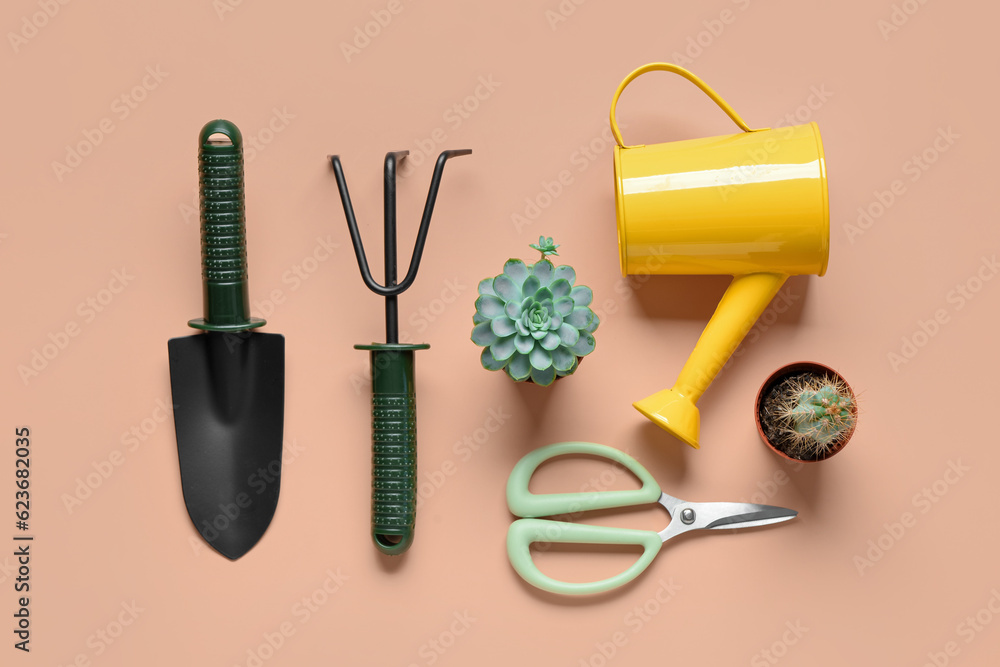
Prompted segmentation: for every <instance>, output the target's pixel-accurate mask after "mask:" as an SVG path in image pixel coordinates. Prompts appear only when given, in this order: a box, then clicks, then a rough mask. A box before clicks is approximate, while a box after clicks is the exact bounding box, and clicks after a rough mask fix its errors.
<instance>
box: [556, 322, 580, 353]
mask: <svg viewBox="0 0 1000 667" xmlns="http://www.w3.org/2000/svg"><path fill="white" fill-rule="evenodd" d="M558 333H559V340H561V341H562V344H563V345H566V346H567V347H572V346H574V345H576V343H577V341H578V340H580V330H579V329H577V328H576V327H574V326H573V325H572V324H565V323H563V325H562V326H561V327H559V331H558Z"/></svg>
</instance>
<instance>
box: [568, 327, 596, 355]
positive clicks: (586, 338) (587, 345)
mask: <svg viewBox="0 0 1000 667" xmlns="http://www.w3.org/2000/svg"><path fill="white" fill-rule="evenodd" d="M569 351H570V352H572V353H573V354H575V355H576V356H578V357H585V356H587V355H588V354H590V353H591V352H593V351H594V337H593V336H592V335H591V334H589V333H587V332H583V333H581V334H580V340H578V341H576V345H572V346H571V347H570V348H569Z"/></svg>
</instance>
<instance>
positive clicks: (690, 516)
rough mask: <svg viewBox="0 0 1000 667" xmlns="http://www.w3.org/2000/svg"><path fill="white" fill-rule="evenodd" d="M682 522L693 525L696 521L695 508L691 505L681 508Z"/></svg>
mask: <svg viewBox="0 0 1000 667" xmlns="http://www.w3.org/2000/svg"><path fill="white" fill-rule="evenodd" d="M681 523H683V524H685V525H688V526H689V525H691V524H692V523H694V510H693V509H691V508H690V507H688V508H686V509H683V510H681Z"/></svg>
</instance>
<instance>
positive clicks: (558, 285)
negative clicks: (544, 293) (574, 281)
mask: <svg viewBox="0 0 1000 667" xmlns="http://www.w3.org/2000/svg"><path fill="white" fill-rule="evenodd" d="M559 268H560V269H561V268H562V267H559ZM558 270H559V269H556V271H557V272H558ZM548 289H549V291H550V292H551V293H552V298H554V299H560V298H562V297H564V296H569V295H570V292H571V290H572V289H573V287H572V285H570V283H569V281H568V280H566V279H565V278H556V279H555V280H553V281H552V284H551V285H549V288H548Z"/></svg>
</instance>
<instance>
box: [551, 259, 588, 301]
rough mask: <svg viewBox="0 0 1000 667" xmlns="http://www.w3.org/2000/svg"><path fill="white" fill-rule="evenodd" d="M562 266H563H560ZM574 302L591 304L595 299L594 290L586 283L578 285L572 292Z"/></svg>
mask: <svg viewBox="0 0 1000 667" xmlns="http://www.w3.org/2000/svg"><path fill="white" fill-rule="evenodd" d="M559 268H562V267H559ZM570 296H571V297H573V302H574V303H575V304H576V305H578V306H589V305H590V304H591V302H593V300H594V291H593V290H592V289H590V288H589V287H587V286H586V285H577V286H576V287H574V288H573V291H572V292H570Z"/></svg>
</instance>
